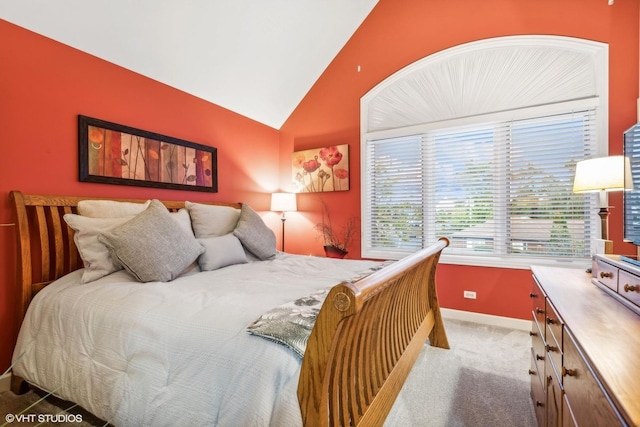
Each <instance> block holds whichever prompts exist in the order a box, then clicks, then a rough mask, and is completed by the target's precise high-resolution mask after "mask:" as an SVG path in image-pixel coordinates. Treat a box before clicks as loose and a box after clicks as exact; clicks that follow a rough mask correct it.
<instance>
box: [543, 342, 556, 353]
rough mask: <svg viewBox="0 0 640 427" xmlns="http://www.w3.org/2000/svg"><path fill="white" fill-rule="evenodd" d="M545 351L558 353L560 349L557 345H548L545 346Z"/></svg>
mask: <svg viewBox="0 0 640 427" xmlns="http://www.w3.org/2000/svg"><path fill="white" fill-rule="evenodd" d="M545 349H546V350H547V351H549V352H556V351H558V347H556V346H555V345H549V344H547V345H546V346H545Z"/></svg>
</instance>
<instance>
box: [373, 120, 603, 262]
mask: <svg viewBox="0 0 640 427" xmlns="http://www.w3.org/2000/svg"><path fill="white" fill-rule="evenodd" d="M595 151H596V115H595V109H586V110H584V111H578V112H568V113H559V114H553V115H547V116H542V117H535V118H527V119H521V120H512V121H503V122H501V121H493V122H490V123H480V124H478V123H476V124H473V125H470V126H458V127H450V128H446V129H433V130H428V131H425V132H424V133H422V134H420V135H411V136H405V137H393V138H383V139H378V140H371V141H367V144H366V152H365V153H364V154H365V155H366V156H367V158H366V163H367V165H368V167H369V169H368V174H369V178H368V180H369V182H368V183H367V184H365V189H366V190H365V191H366V194H365V198H364V200H365V205H366V206H365V212H366V213H367V218H366V219H365V224H366V233H365V241H364V243H365V250H371V251H373V252H380V253H384V252H387V253H408V252H413V251H415V250H416V249H417V248H421V247H424V246H427V245H429V244H431V243H432V242H434V241H435V240H436V239H437V238H438V237H441V236H445V237H448V238H449V239H450V240H451V245H450V247H449V248H448V249H447V252H448V253H459V254H465V255H482V256H492V255H498V256H526V257H527V258H530V257H536V256H543V257H550V256H552V257H554V258H568V259H571V258H586V257H588V256H589V252H590V246H589V243H588V242H590V238H591V234H592V233H594V232H595V230H594V229H593V228H594V227H593V224H594V223H593V221H592V220H591V217H592V214H593V210H591V205H592V204H593V198H592V197H589V196H585V195H583V194H574V193H573V192H572V186H573V175H574V171H575V164H576V162H577V161H579V160H582V159H585V158H588V157H593V156H594V153H595Z"/></svg>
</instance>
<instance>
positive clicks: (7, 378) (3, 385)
mask: <svg viewBox="0 0 640 427" xmlns="http://www.w3.org/2000/svg"><path fill="white" fill-rule="evenodd" d="M9 390H11V372H7V373H6V374H4V375H3V376H1V377H0V392H3V391H9Z"/></svg>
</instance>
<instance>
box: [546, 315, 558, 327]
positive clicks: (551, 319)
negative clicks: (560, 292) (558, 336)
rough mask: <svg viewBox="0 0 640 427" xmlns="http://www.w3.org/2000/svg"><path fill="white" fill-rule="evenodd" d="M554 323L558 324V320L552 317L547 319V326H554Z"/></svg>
mask: <svg viewBox="0 0 640 427" xmlns="http://www.w3.org/2000/svg"><path fill="white" fill-rule="evenodd" d="M554 323H556V319H553V318H551V317H547V324H549V325H553V324H554Z"/></svg>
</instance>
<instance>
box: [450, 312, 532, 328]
mask: <svg viewBox="0 0 640 427" xmlns="http://www.w3.org/2000/svg"><path fill="white" fill-rule="evenodd" d="M440 312H441V313H442V317H443V318H444V319H454V320H463V321H466V322H474V323H482V324H484V325H491V326H500V327H502V328H510V329H518V330H522V331H530V330H531V321H530V320H522V319H514V318H512V317H502V316H494V315H492V314H482V313H474V312H472V311H462V310H453V309H451V308H441V309H440Z"/></svg>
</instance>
